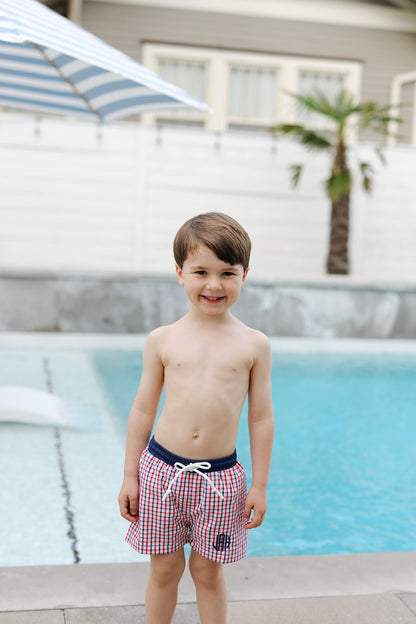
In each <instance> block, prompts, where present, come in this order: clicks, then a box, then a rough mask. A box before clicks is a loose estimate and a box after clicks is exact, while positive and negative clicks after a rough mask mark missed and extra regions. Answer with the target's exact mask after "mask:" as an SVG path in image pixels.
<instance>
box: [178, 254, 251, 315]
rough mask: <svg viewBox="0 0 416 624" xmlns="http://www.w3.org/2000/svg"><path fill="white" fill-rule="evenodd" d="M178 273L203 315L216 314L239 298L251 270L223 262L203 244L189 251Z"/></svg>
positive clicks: (224, 310) (223, 310) (190, 297)
mask: <svg viewBox="0 0 416 624" xmlns="http://www.w3.org/2000/svg"><path fill="white" fill-rule="evenodd" d="M176 273H177V274H178V280H179V284H181V286H184V287H185V292H186V295H187V297H188V299H189V301H190V302H191V304H192V305H193V306H195V307H196V308H197V309H198V311H200V312H202V313H203V314H208V315H210V316H215V315H221V314H224V313H225V312H226V311H227V310H228V308H230V307H231V306H232V305H233V303H235V302H236V301H237V299H238V297H239V296H240V292H241V288H242V286H243V283H244V281H245V279H246V276H247V273H248V269H247V270H246V271H244V269H243V267H242V265H241V264H235V265H231V264H228V263H227V262H223V261H222V260H220V259H219V258H218V257H217V256H216V255H215V254H214V252H213V251H211V250H210V249H208V247H205V246H203V245H201V246H199V247H197V248H196V249H195V250H194V251H193V252H192V253H190V254H188V257H187V258H186V260H185V262H184V263H183V266H182V268H179V267H178V265H176Z"/></svg>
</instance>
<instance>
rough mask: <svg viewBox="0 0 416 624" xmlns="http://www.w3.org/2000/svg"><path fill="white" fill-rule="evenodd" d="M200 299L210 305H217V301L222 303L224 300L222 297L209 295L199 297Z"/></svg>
mask: <svg viewBox="0 0 416 624" xmlns="http://www.w3.org/2000/svg"><path fill="white" fill-rule="evenodd" d="M201 297H202V299H205V301H209V302H210V303H217V302H218V301H222V300H223V299H225V297H224V296H222V297H210V296H209V295H201Z"/></svg>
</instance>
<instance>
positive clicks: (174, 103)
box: [0, 0, 208, 121]
mask: <svg viewBox="0 0 416 624" xmlns="http://www.w3.org/2000/svg"><path fill="white" fill-rule="evenodd" d="M0 105H3V106H5V107H7V108H12V109H24V110H30V111H39V112H45V113H57V114H64V115H76V116H82V117H85V118H95V119H98V120H100V121H110V120H116V119H121V118H122V117H128V116H131V115H136V114H139V113H142V112H146V111H153V110H161V109H173V108H178V107H182V108H183V107H194V108H197V109H199V110H201V111H207V110H208V107H207V106H206V105H205V104H203V103H201V102H199V101H198V100H195V99H194V98H192V97H191V96H189V95H188V94H187V93H185V92H184V91H182V90H181V89H179V88H178V87H176V86H174V85H172V84H170V83H168V82H166V81H165V80H162V79H161V78H160V77H158V76H157V75H156V74H154V73H153V72H151V71H149V70H148V69H146V68H145V67H143V66H142V65H140V64H139V63H137V62H135V61H133V59H131V58H130V57H128V56H126V55H125V54H123V53H122V52H120V51H119V50H116V49H115V48H113V47H111V46H110V45H108V44H106V43H104V41H101V39H98V38H97V37H95V36H94V35H92V34H90V33H89V32H87V31H86V30H84V29H83V28H80V27H79V26H77V25H76V24H74V23H72V22H70V21H69V20H67V19H66V18H64V17H62V16H61V15H58V14H57V13H55V12H54V11H51V10H50V9H48V8H47V7H46V6H43V5H42V4H40V3H39V2H37V1H36V0H0Z"/></svg>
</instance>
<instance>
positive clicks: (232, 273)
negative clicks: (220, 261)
mask: <svg viewBox="0 0 416 624" xmlns="http://www.w3.org/2000/svg"><path fill="white" fill-rule="evenodd" d="M223 275H225V276H226V277H229V276H230V275H235V273H234V271H224V273H223Z"/></svg>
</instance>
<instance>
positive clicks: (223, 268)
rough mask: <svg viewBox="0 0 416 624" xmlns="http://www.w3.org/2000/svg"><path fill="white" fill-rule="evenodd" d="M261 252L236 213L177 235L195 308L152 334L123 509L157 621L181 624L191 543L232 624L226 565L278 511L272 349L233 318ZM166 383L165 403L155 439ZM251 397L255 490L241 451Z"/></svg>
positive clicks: (209, 590)
mask: <svg viewBox="0 0 416 624" xmlns="http://www.w3.org/2000/svg"><path fill="white" fill-rule="evenodd" d="M250 250H251V241H250V239H249V237H248V235H247V233H246V232H245V230H243V228H242V227H241V226H240V225H239V223H237V221H235V220H234V219H232V218H231V217H229V216H227V215H224V214H221V213H214V212H212V213H206V214H201V215H198V216H196V217H194V218H192V219H190V220H189V221H187V222H186V223H185V224H184V225H183V226H182V227H181V228H180V230H179V231H178V233H177V235H176V238H175V242H174V256H175V261H176V273H177V276H178V280H179V284H181V286H184V288H185V293H186V295H187V297H188V299H189V301H190V304H191V306H190V309H189V311H188V312H187V314H185V316H183V317H182V318H181V319H179V320H178V321H176V322H175V323H173V324H172V325H168V326H165V327H159V328H158V329H155V330H154V331H152V332H151V333H150V334H149V336H148V338H147V341H146V344H145V347H144V351H143V373H142V377H141V381H140V386H139V390H138V393H137V396H136V398H135V400H134V403H133V406H132V409H131V412H130V417H129V423H128V428H127V444H126V461H125V469H124V481H123V485H122V488H121V491H120V495H119V505H120V513H121V515H122V516H123V518H126V519H127V520H130V521H131V522H132V524H131V525H130V529H129V531H128V534H127V538H126V539H127V541H128V542H129V544H130V545H131V546H133V548H135V549H136V550H137V551H139V552H141V553H147V554H149V555H151V566H150V579H149V583H148V586H147V590H146V622H147V624H168V623H169V622H171V619H172V616H173V613H174V611H175V607H176V602H177V590H178V583H179V580H180V578H181V576H182V574H183V571H184V568H185V557H184V550H183V547H184V544H185V543H189V544H190V546H191V553H190V557H189V569H190V572H191V575H192V578H193V581H194V583H195V588H196V597H197V603H198V610H199V615H200V618H201V624H225V622H226V610H227V596H226V588H225V582H224V577H223V565H222V564H223V563H230V562H233V561H237V560H239V559H242V558H243V557H244V556H245V555H246V552H247V530H248V529H252V528H255V527H258V526H259V525H260V524H261V523H262V521H263V518H264V514H265V512H266V486H267V482H268V478H269V470H270V462H271V454H272V444H273V426H274V424H273V411H272V403H271V382H270V373H271V348H270V342H269V340H268V339H267V338H266V336H265V335H264V334H262V333H261V332H259V331H257V330H254V329H250V328H249V327H247V326H246V325H244V324H243V323H241V322H240V321H239V320H237V319H236V318H235V317H234V316H233V315H232V314H231V312H230V308H231V306H232V305H233V304H234V303H235V302H236V301H237V299H238V297H239V295H240V292H241V288H242V286H243V284H244V281H245V279H246V277H247V273H248V270H249V268H248V266H249V258H250ZM163 386H164V387H165V404H164V407H163V411H162V413H161V415H160V418H159V419H158V422H157V425H156V428H155V432H154V437H153V438H151V433H152V430H153V426H154V423H155V419H156V413H157V409H158V404H159V399H160V395H161V392H162V387H163ZM247 395H248V426H249V435H250V449H251V463H252V483H251V487H250V490H249V492H248V493H247V488H246V477H245V473H244V469H243V468H242V466H241V464H240V463H239V462H238V461H237V458H236V452H235V445H236V440H237V433H238V425H239V418H240V412H241V409H242V407H243V404H244V401H245V398H246V396H247ZM138 464H139V479H137V471H138Z"/></svg>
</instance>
